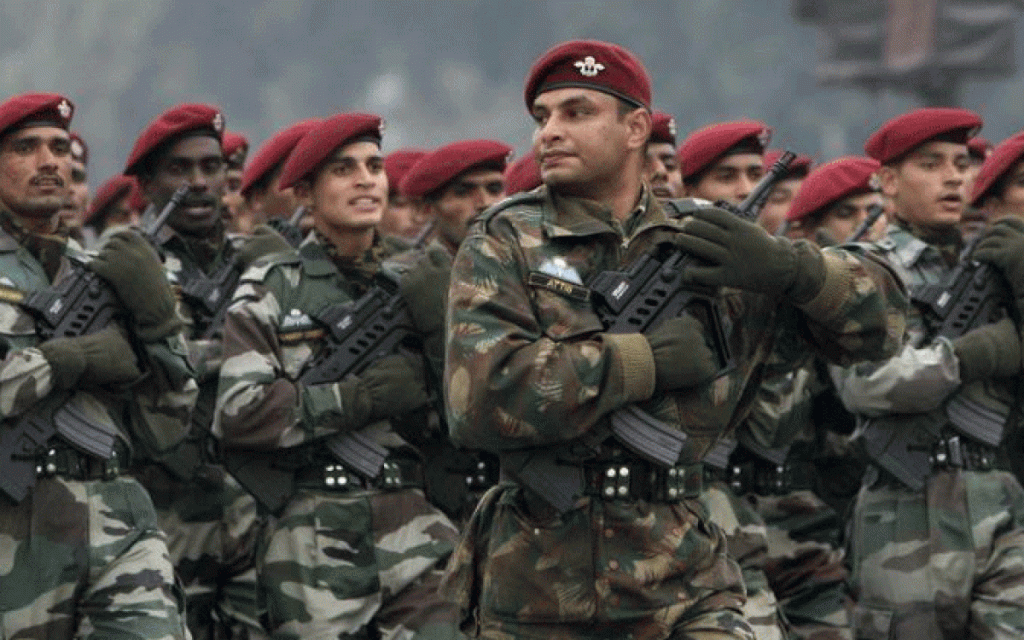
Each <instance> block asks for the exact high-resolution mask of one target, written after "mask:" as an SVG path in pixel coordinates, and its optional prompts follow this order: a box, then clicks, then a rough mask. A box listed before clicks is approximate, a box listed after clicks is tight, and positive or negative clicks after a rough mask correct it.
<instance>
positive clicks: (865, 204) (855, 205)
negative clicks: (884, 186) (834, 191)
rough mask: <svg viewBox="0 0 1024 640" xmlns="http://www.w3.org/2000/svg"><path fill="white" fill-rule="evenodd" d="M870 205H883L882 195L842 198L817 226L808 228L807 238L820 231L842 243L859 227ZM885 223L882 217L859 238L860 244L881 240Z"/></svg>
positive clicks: (863, 194)
mask: <svg viewBox="0 0 1024 640" xmlns="http://www.w3.org/2000/svg"><path fill="white" fill-rule="evenodd" d="M872 205H878V206H882V205H883V202H882V194H880V193H874V192H872V193H861V194H859V195H855V196H850V197H848V198H843V199H842V200H840V201H839V202H837V203H836V204H834V205H832V207H831V208H830V209H829V210H828V211H826V212H825V215H823V216H822V218H821V221H820V222H819V223H818V224H816V225H813V226H811V227H809V228H808V237H813V235H814V232H815V231H817V230H818V229H821V230H822V231H824V232H825V233H827V234H828V235H829V237H831V238H834V239H835V240H836V241H837V242H842V241H844V240H846V239H847V238H849V237H850V236H851V235H852V234H853V231H854V230H855V229H856V228H857V227H859V226H860V223H861V222H863V221H864V219H865V218H867V217H868V215H869V212H868V208H869V207H871V206H872ZM886 223H887V220H886V218H885V216H884V215H883V216H882V217H880V218H879V219H878V220H876V221H875V223H874V224H873V225H871V228H870V229H869V230H868V232H867V234H866V235H865V236H864V237H863V238H861V242H873V241H875V240H878V239H879V238H881V237H882V234H883V233H884V232H885V225H886Z"/></svg>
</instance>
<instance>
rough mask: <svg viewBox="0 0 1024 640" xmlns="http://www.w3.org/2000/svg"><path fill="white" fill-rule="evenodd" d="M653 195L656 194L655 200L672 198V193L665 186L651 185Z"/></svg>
mask: <svg viewBox="0 0 1024 640" xmlns="http://www.w3.org/2000/svg"><path fill="white" fill-rule="evenodd" d="M651 193H653V194H654V197H655V198H671V197H672V191H671V190H669V188H668V187H666V186H663V185H651Z"/></svg>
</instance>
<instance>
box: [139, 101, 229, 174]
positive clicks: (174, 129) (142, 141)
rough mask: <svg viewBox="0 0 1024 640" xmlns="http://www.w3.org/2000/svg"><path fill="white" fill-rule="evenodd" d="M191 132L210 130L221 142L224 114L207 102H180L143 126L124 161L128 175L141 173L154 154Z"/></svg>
mask: <svg viewBox="0 0 1024 640" xmlns="http://www.w3.org/2000/svg"><path fill="white" fill-rule="evenodd" d="M189 131H208V132H210V134H212V135H213V137H215V138H217V140H218V141H219V140H221V139H222V138H223V136H224V115H223V114H222V113H221V112H220V110H219V109H217V107H213V106H210V105H208V104H180V105H178V106H176V107H174V108H172V109H168V110H167V111H164V112H163V113H161V114H160V115H159V116H157V118H156V120H153V121H152V122H150V123H149V125H148V126H147V127H146V128H145V129H143V131H142V133H141V134H140V135H139V138H138V140H136V141H135V146H134V147H132V152H131V153H130V154H128V162H127V163H126V164H125V168H124V173H125V175H127V176H132V175H136V174H138V173H139V171H141V170H142V168H143V166H144V165H145V162H146V160H147V159H148V157H149V155H150V154H151V153H153V152H154V151H156V150H157V149H159V148H160V146H161V145H163V144H164V143H166V142H168V141H170V140H173V139H174V138H176V137H178V136H180V135H182V134H184V133H188V132H189Z"/></svg>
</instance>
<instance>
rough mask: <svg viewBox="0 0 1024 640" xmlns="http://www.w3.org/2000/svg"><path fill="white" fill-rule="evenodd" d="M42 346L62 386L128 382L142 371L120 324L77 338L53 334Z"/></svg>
mask: <svg viewBox="0 0 1024 640" xmlns="http://www.w3.org/2000/svg"><path fill="white" fill-rule="evenodd" d="M38 349H39V350H40V351H42V352H43V357H44V358H46V361H47V362H49V363H50V369H51V370H52V371H53V386H54V387H56V388H58V389H73V388H75V387H77V386H82V387H86V388H89V387H98V386H101V385H104V384H116V383H127V382H132V381H134V380H136V379H137V378H138V377H139V376H141V375H142V372H141V371H139V368H138V366H136V364H135V352H134V351H132V346H131V344H129V343H128V341H127V340H126V339H125V338H124V336H123V335H121V331H120V330H119V329H117V328H116V327H107V328H106V329H103V330H102V331H97V332H96V333H92V334H89V335H87V336H79V337H77V338H53V339H52V340H47V341H46V342H43V343H41V344H40V345H39V346H38ZM79 382H81V385H79Z"/></svg>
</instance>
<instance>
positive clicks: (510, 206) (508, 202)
mask: <svg viewBox="0 0 1024 640" xmlns="http://www.w3.org/2000/svg"><path fill="white" fill-rule="evenodd" d="M545 200H546V197H545V193H544V187H538V188H536V189H534V190H533V191H525V192H522V193H517V194H515V195H512V196H509V197H507V198H505V199H504V200H502V201H501V202H499V203H497V204H495V205H493V206H492V207H490V208H489V209H487V210H486V211H484V212H483V213H481V214H480V215H479V216H477V217H476V218H475V219H474V221H473V225H472V226H473V227H474V228H475V230H476V231H477V232H480V233H487V232H488V230H489V229H491V228H492V227H493V225H494V224H495V223H496V222H497V221H498V220H507V221H509V222H510V223H512V224H513V225H514V226H519V225H520V224H523V223H526V224H529V223H535V222H539V221H540V219H541V218H542V217H543V213H544V202H545Z"/></svg>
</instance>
